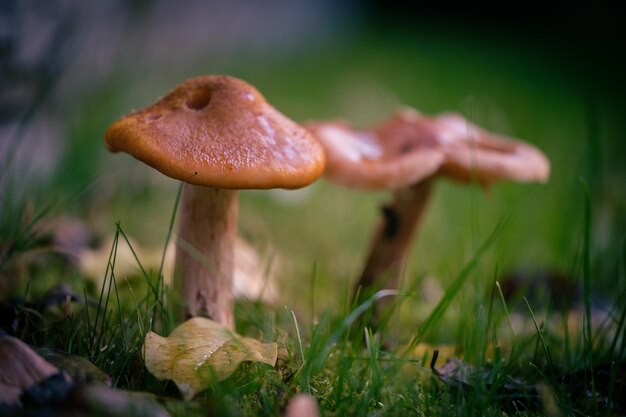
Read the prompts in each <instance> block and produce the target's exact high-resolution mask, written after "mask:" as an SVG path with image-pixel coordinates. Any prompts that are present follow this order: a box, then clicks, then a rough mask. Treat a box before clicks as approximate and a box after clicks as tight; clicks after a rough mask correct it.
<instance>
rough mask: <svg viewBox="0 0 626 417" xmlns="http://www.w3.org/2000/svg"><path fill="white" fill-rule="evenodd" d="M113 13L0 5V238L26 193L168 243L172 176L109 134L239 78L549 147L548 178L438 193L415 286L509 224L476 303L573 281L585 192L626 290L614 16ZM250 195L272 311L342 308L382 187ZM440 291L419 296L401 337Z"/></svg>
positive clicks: (214, 5)
mask: <svg viewBox="0 0 626 417" xmlns="http://www.w3.org/2000/svg"><path fill="white" fill-rule="evenodd" d="M107 3H108V4H106V5H103V4H99V3H97V2H85V3H82V2H78V1H66V2H60V1H58V2H57V1H51V2H46V5H41V4H39V3H37V4H35V2H28V1H26V2H18V1H4V2H2V5H1V6H0V10H2V19H3V27H4V28H5V29H3V31H2V33H1V34H0V36H1V37H2V39H1V40H2V48H1V50H0V54H1V56H2V62H3V65H2V93H1V94H0V98H1V99H2V105H1V106H0V109H1V111H0V116H1V121H2V129H1V130H0V134H1V140H2V145H1V147H0V152H2V158H1V161H2V162H1V163H2V183H1V185H2V187H3V190H2V196H1V197H0V198H1V199H2V206H1V207H3V213H2V223H3V225H5V226H3V227H4V228H3V230H8V229H9V227H8V226H6V225H7V224H15V223H16V222H17V218H19V213H18V212H17V211H19V210H18V209H17V207H22V206H20V205H19V204H17V202H20V201H25V200H27V201H31V202H32V204H33V206H34V207H44V206H47V205H49V204H54V207H53V209H52V212H51V213H50V215H51V216H71V217H78V218H81V219H84V220H85V221H86V222H87V223H88V224H89V225H90V227H91V228H93V230H95V232H96V234H97V235H98V236H100V237H101V239H104V237H106V236H108V235H111V234H113V233H114V231H115V224H116V222H120V223H121V225H122V227H123V228H124V230H125V231H127V233H128V234H129V235H130V236H132V237H133V238H134V239H136V241H137V242H139V244H140V245H142V246H144V247H149V248H159V247H162V245H163V242H164V241H165V236H166V234H167V228H168V222H169V217H170V215H171V210H172V206H173V204H174V199H175V195H176V190H177V187H178V183H177V182H176V181H174V180H171V179H169V178H165V177H164V176H162V175H160V174H159V173H157V172H154V171H153V170H152V169H150V168H149V167H147V166H146V165H144V164H142V163H140V162H138V161H136V160H134V159H132V158H131V157H129V156H128V155H122V154H116V155H113V154H109V153H108V152H107V151H106V149H105V147H104V142H103V134H104V132H105V130H106V129H107V127H108V126H109V125H110V124H111V123H112V122H113V121H114V120H115V119H117V118H118V117H119V116H121V115H123V114H125V113H127V112H129V111H130V110H132V109H136V108H139V107H142V106H145V105H147V104H149V103H151V102H152V101H154V100H155V99H157V98H158V97H160V96H162V95H164V94H165V93H167V92H168V91H169V90H170V89H172V88H173V87H174V86H175V85H176V84H178V83H180V82H182V81H183V80H185V79H186V78H190V77H192V76H196V75H201V74H217V73H220V74H229V75H233V76H236V77H240V78H243V79H245V80H247V81H248V82H250V83H251V84H253V85H255V86H256V87H257V88H258V89H259V90H260V91H261V92H262V93H263V94H264V95H265V97H266V98H267V99H268V101H269V102H271V103H272V104H274V106H275V107H277V108H278V109H279V110H281V111H282V112H283V113H285V114H286V115H287V116H289V117H291V118H293V119H295V120H297V121H305V120H310V119H328V118H344V119H347V120H349V121H350V122H352V123H354V124H356V125H357V126H361V127H367V126H370V125H371V124H374V123H376V122H377V121H379V120H382V119H384V118H386V117H388V116H389V115H390V114H391V113H392V112H393V111H394V110H395V109H396V108H398V107H399V106H412V107H415V108H417V109H419V110H420V111H422V112H424V113H429V114H435V113H439V112H444V111H455V112H459V113H462V114H463V115H465V116H466V117H467V118H468V119H470V120H472V121H474V122H475V123H477V124H479V125H481V126H483V127H485V128H487V129H489V130H493V131H496V132H500V133H503V134H506V135H508V136H513V137H518V138H522V139H524V140H526V141H528V142H530V143H532V144H534V145H536V146H538V147H539V148H540V149H542V150H543V151H544V152H545V153H546V154H547V155H548V157H549V159H550V160H551V162H552V174H551V177H550V180H549V182H548V183H547V184H513V183H503V184H497V185H495V186H493V187H492V188H491V189H490V190H488V192H483V191H482V190H481V189H479V187H476V186H467V185H460V184H455V183H451V182H448V181H445V180H441V181H438V183H437V184H436V187H435V191H434V196H433V198H432V201H431V203H430V207H429V209H428V211H427V214H426V218H425V222H424V224H423V226H422V228H421V231H420V232H419V235H418V237H417V240H416V242H415V245H414V247H413V249H412V250H411V258H410V262H409V265H408V267H407V271H406V274H405V277H404V284H405V288H407V289H414V288H420V285H419V283H420V282H425V280H426V278H434V280H435V281H436V282H438V283H440V285H441V286H445V285H446V283H448V282H450V281H451V280H452V279H453V278H454V277H455V276H456V274H457V273H458V271H459V270H460V269H461V268H462V266H463V265H464V264H465V263H466V262H467V261H468V260H469V259H471V258H472V257H473V255H474V252H475V251H476V249H477V248H478V247H479V246H480V244H481V243H482V242H483V240H484V239H485V238H486V237H487V236H488V235H489V233H490V232H491V231H492V230H493V228H494V227H495V226H496V224H497V223H498V222H499V221H500V220H501V219H502V218H504V217H505V216H506V217H507V218H508V222H507V223H506V227H505V229H504V232H503V233H502V234H501V235H500V236H499V238H498V239H497V241H496V243H495V245H494V246H493V247H492V248H491V249H490V251H489V252H488V254H487V255H486V256H485V257H484V258H483V260H482V262H481V266H480V268H479V269H478V272H477V273H476V276H475V278H474V279H473V281H472V287H471V288H470V289H469V290H470V291H472V292H476V293H483V292H487V291H488V288H489V287H490V285H491V282H492V281H493V278H494V274H495V273H496V272H495V271H496V270H497V271H498V273H499V274H504V273H508V272H511V271H530V274H531V275H532V274H534V273H536V272H537V271H551V272H556V273H560V274H564V275H566V276H567V277H569V278H570V279H571V280H573V281H577V280H578V281H579V280H580V262H581V257H580V254H581V250H582V241H583V240H582V233H583V225H584V223H583V218H584V201H585V186H584V185H583V184H587V186H588V188H589V196H590V200H591V209H592V221H591V226H592V229H591V231H592V234H591V237H592V249H591V255H592V271H593V286H594V290H595V291H597V294H604V295H606V296H609V297H610V295H611V294H619V293H621V292H622V291H624V289H625V287H626V280H625V276H624V270H625V268H626V266H625V265H624V260H625V259H626V256H624V254H625V251H626V249H625V239H624V230H626V227H625V226H626V187H625V186H624V184H625V179H626V163H624V158H625V157H626V152H625V149H624V148H625V145H624V140H623V132H624V127H625V124H626V123H625V122H624V116H623V114H622V109H623V107H624V106H623V97H624V95H623V93H624V81H623V74H624V69H625V68H626V66H624V48H623V46H624V41H623V38H622V37H621V36H620V35H621V28H620V27H619V25H620V20H619V19H618V18H617V15H616V14H615V13H614V11H613V10H611V9H610V8H609V7H608V6H607V7H605V8H603V7H604V6H603V5H596V6H589V8H587V6H585V9H582V7H581V8H580V9H575V8H573V7H574V6H571V7H570V9H568V10H566V11H563V10H561V9H558V8H556V7H555V8H550V7H545V8H544V9H543V11H544V12H546V14H545V15H543V16H540V15H538V14H536V13H534V9H533V6H532V5H530V4H529V5H527V9H524V10H516V12H515V14H514V15H508V14H506V13H504V12H503V11H499V10H491V11H492V12H493V13H492V14H488V13H484V10H483V9H481V8H480V7H478V6H477V5H474V6H475V7H469V6H466V7H465V8H462V9H455V10H448V9H446V8H444V7H443V6H441V7H437V6H433V5H431V6H430V7H427V8H418V7H417V6H409V5H405V4H403V3H402V2H384V4H383V2H382V1H380V2H378V1H369V2H356V1H352V2H345V3H342V4H341V5H337V4H334V3H333V2H331V1H321V2H307V1H297V2H293V3H290V2H285V1H269V2H259V3H258V4H252V3H250V2H244V1H235V2H225V1H224V2H200V1H193V2H185V3H184V4H183V3H176V2H168V1H156V0H154V1H148V0H144V1H135V2H122V1H113V2H107ZM498 12H501V13H498ZM240 195H241V200H240V206H241V209H240V210H241V211H240V220H239V223H240V233H241V235H242V236H244V237H245V238H246V239H247V240H249V241H250V242H251V243H252V244H253V245H254V246H255V247H256V248H257V249H258V250H259V252H260V254H261V258H262V259H263V262H264V263H265V264H267V265H269V264H270V263H272V265H273V270H274V271H275V274H276V279H277V280H278V281H279V282H280V285H279V288H280V289H281V294H280V301H278V302H277V305H279V306H280V305H283V304H286V305H288V306H290V308H304V309H306V308H308V306H309V305H310V304H314V306H315V310H316V312H318V313H319V312H321V311H323V310H324V309H326V308H331V309H337V308H338V306H339V305H340V301H341V300H342V299H343V298H344V297H345V295H346V293H347V291H349V288H350V285H351V283H352V282H354V279H355V278H356V276H357V275H358V274H359V272H360V267H361V265H362V262H363V260H364V257H365V255H366V251H367V248H368V245H369V239H370V236H371V234H372V232H373V230H374V226H375V224H376V221H377V216H378V213H379V207H380V206H381V204H383V203H384V202H385V201H386V199H387V198H388V197H389V196H388V194H387V193H384V192H379V193H371V192H362V191H353V190H345V189H342V188H338V187H337V186H334V185H332V184H330V183H328V182H326V181H325V180H320V181H319V182H317V183H316V184H314V185H312V186H310V187H308V188H307V189H304V190H300V191H274V190H273V191H243V192H241V194H240ZM312 287H314V288H315V290H314V294H310V293H309V289H310V288H312ZM422 287H423V286H422ZM436 294H437V293H436V292H435V295H433V294H431V293H428V291H425V290H424V291H417V292H416V293H415V294H414V295H413V296H412V297H410V299H409V300H407V302H406V303H405V310H406V316H407V317H409V318H412V319H410V320H409V321H408V322H407V324H408V325H411V324H412V323H411V320H414V321H415V323H417V322H419V320H420V319H421V318H423V314H425V312H424V310H420V306H422V305H424V304H428V303H432V302H434V301H436V300H432V297H435V296H436ZM429 298H431V299H430V300H429ZM425 302H426V303H425ZM299 306H300V307H299ZM303 306H304V307H303ZM415 309H417V310H415ZM415 311H417V313H415Z"/></svg>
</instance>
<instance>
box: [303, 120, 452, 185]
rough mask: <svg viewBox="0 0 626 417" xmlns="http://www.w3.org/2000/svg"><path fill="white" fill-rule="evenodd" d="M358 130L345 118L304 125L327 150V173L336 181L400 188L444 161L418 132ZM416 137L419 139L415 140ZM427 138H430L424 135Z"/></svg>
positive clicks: (385, 128) (386, 128) (382, 127)
mask: <svg viewBox="0 0 626 417" xmlns="http://www.w3.org/2000/svg"><path fill="white" fill-rule="evenodd" d="M389 123H393V120H392V121H390V122H388V123H384V124H382V125H380V126H378V127H375V128H374V129H373V130H372V131H356V130H353V129H351V128H350V127H349V126H348V124H347V123H345V122H343V121H331V122H311V123H308V124H306V125H305V127H306V128H307V129H309V131H311V132H312V133H313V134H314V135H315V136H316V137H317V139H318V140H319V141H320V143H321V144H322V146H324V149H325V150H326V172H325V175H326V176H327V177H328V178H329V179H330V180H331V181H333V182H336V183H338V184H342V185H344V186H347V187H353V188H362V189H398V188H404V187H408V186H410V185H412V184H415V183H417V182H419V181H420V180H422V179H424V178H426V177H428V176H430V175H433V174H434V173H435V172H437V170H438V169H439V167H440V166H441V164H442V163H443V153H442V152H441V151H440V150H438V149H437V148H436V147H435V145H436V143H435V142H434V141H428V140H419V138H416V137H415V134H414V133H415V132H413V133H411V132H404V131H403V130H402V129H401V128H402V126H400V129H396V128H395V127H394V128H390V126H389ZM416 139H417V140H416ZM423 139H428V138H423Z"/></svg>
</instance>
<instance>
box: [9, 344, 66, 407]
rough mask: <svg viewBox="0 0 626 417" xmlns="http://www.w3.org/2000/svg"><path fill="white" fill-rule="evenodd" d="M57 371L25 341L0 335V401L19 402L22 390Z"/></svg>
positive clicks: (11, 403)
mask: <svg viewBox="0 0 626 417" xmlns="http://www.w3.org/2000/svg"><path fill="white" fill-rule="evenodd" d="M58 372H59V370H58V369H57V368H55V367H54V366H52V365H50V364H49V363H48V362H46V361H45V360H44V359H43V358H42V357H41V356H39V355H37V354H36V353H35V352H34V351H33V350H32V349H31V348H30V347H29V346H28V345H27V344H26V343H24V342H22V341H21V340H19V339H16V338H15V337H11V336H2V337H0V403H5V404H8V405H13V404H19V397H20V395H22V392H24V390H26V389H27V388H29V387H31V386H33V385H36V384H38V383H39V382H41V381H43V380H44V379H46V378H48V377H50V376H51V375H54V374H56V373H58Z"/></svg>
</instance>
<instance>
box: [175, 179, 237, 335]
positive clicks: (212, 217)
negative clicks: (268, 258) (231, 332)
mask: <svg viewBox="0 0 626 417" xmlns="http://www.w3.org/2000/svg"><path fill="white" fill-rule="evenodd" d="M237 214H238V200H237V190H225V189H219V188H209V187H201V186H197V185H191V184H184V186H183V194H182V197H181V204H180V214H179V215H180V224H179V228H178V248H179V249H178V250H177V251H176V269H177V271H176V273H175V275H177V276H181V277H187V278H188V279H183V280H181V292H182V295H183V297H184V299H185V300H187V308H186V310H185V316H186V317H185V318H190V317H194V316H208V317H210V318H212V319H213V320H214V321H216V322H218V323H222V324H225V325H226V326H228V327H230V328H231V329H234V328H235V318H234V316H233V305H234V297H233V292H232V287H233V274H234V249H235V240H236V239H237Z"/></svg>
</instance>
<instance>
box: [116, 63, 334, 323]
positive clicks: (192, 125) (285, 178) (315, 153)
mask: <svg viewBox="0 0 626 417" xmlns="http://www.w3.org/2000/svg"><path fill="white" fill-rule="evenodd" d="M105 139H106V144H107V146H108V148H109V150H111V151H112V152H118V151H124V152H127V153H129V154H131V155H132V156H134V157H135V158H137V159H139V160H141V161H143V162H145V163H146V164H148V165H150V166H152V167H153V168H155V169H157V170H159V171H161V172H162V173H163V174H165V175H167V176H169V177H172V178H175V179H179V180H181V181H184V185H183V195H182V199H181V205H180V223H179V229H178V230H179V231H178V249H177V255H176V270H177V271H176V276H177V277H179V278H180V279H181V281H182V294H183V297H184V300H185V302H186V306H185V317H186V318H188V317H192V316H197V315H205V316H207V317H209V318H211V319H213V320H214V321H217V322H219V323H222V324H225V325H227V326H229V327H230V328H234V316H233V295H232V279H233V278H232V277H233V246H234V243H235V237H236V230H237V213H238V204H237V190H238V189H269V188H286V189H295V188H301V187H304V186H306V185H308V184H310V183H312V182H313V181H315V180H316V179H317V178H318V177H319V176H320V175H321V174H322V172H323V169H324V160H325V158H324V153H323V149H322V148H321V146H320V145H319V143H318V142H317V141H316V140H315V139H314V138H313V137H312V136H311V135H310V134H309V133H308V132H307V131H306V130H305V129H303V128H302V127H301V126H299V125H298V124H296V123H295V122H293V121H292V120H290V119H288V118H287V117H286V116H284V115H283V114H281V113H280V112H278V111H277V110H276V109H275V108H274V107H272V106H271V105H270V104H269V103H268V102H267V101H266V100H265V98H264V97H263V96H262V95H261V94H260V93H259V92H258V91H257V90H256V89H255V88H254V87H252V86H251V85H249V84H248V83H246V82H244V81H242V80H239V79H236V78H232V77H227V76H217V75H211V76H203V77H197V78H193V79H190V80H187V81H185V82H184V83H182V84H181V85H180V86H178V87H177V88H176V89H175V90H173V91H172V92H171V93H170V94H168V95H167V96H165V97H163V98H162V99H160V100H159V101H157V102H156V103H154V104H152V105H151V106H148V107H146V108H144V109H141V110H138V111H135V112H132V113H130V114H129V115H127V116H124V117H122V118H121V119H120V120H118V121H116V122H115V123H114V124H113V125H112V126H111V127H110V128H109V130H108V131H107V132H106V135H105Z"/></svg>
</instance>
